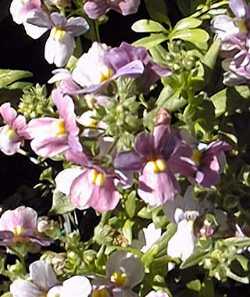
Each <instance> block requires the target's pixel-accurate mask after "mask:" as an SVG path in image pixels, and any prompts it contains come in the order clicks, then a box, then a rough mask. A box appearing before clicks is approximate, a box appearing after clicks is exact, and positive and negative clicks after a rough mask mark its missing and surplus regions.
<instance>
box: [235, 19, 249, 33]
mask: <svg viewBox="0 0 250 297" xmlns="http://www.w3.org/2000/svg"><path fill="white" fill-rule="evenodd" d="M236 25H237V26H238V28H239V30H240V32H241V33H246V32H247V31H248V30H247V25H246V22H245V20H237V21H236Z"/></svg>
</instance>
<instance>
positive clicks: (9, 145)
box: [0, 103, 29, 155]
mask: <svg viewBox="0 0 250 297" xmlns="http://www.w3.org/2000/svg"><path fill="white" fill-rule="evenodd" d="M0 115H1V116H2V118H3V121H4V123H5V124H6V125H5V126H3V127H0V150H1V151H2V152H3V153H4V154H6V155H13V154H15V153H16V152H17V151H18V150H19V149H20V146H21V144H22V143H23V141H24V140H25V139H28V138H29V134H28V132H27V125H26V120H25V118H24V116H22V115H17V112H16V111H15V109H14V108H12V107H11V106H10V103H4V104H2V105H1V106H0Z"/></svg>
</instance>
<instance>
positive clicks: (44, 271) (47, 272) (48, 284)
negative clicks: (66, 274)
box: [30, 260, 59, 292]
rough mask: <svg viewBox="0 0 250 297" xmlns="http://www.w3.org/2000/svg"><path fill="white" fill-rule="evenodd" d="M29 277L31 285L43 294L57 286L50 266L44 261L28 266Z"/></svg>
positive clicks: (57, 282)
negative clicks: (34, 285) (42, 291)
mask: <svg viewBox="0 0 250 297" xmlns="http://www.w3.org/2000/svg"><path fill="white" fill-rule="evenodd" d="M30 276H31V279H32V281H33V283H34V284H36V285H37V286H38V287H39V288H41V289H42V290H44V291H45V292H47V291H48V290H49V289H51V288H52V287H54V286H55V285H57V284H59V281H58V280H57V278H56V275H55V273H54V271H53V269H52V267H51V265H50V264H48V263H47V262H45V261H41V260H39V261H35V262H33V263H32V264H31V265H30Z"/></svg>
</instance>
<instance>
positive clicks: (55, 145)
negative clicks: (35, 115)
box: [28, 90, 82, 158]
mask: <svg viewBox="0 0 250 297" xmlns="http://www.w3.org/2000/svg"><path fill="white" fill-rule="evenodd" d="M52 99H53V101H54V103H55V105H56V107H57V110H58V113H59V118H51V117H44V118H40V119H34V120H31V121H30V122H29V124H28V131H29V133H30V135H31V138H32V139H33V140H32V141H31V147H32V149H33V150H34V152H35V153H36V154H37V155H40V156H42V157H54V156H56V155H58V154H61V153H63V154H66V158H67V157H69V155H70V154H71V152H72V151H74V152H76V151H77V152H79V151H82V147H81V144H80V142H79V139H78V134H79V129H78V127H77V124H76V115H75V112H74V103H73V100H72V99H71V98H70V97H69V96H67V95H63V93H62V92H61V91H60V90H54V91H52Z"/></svg>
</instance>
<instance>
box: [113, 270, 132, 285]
mask: <svg viewBox="0 0 250 297" xmlns="http://www.w3.org/2000/svg"><path fill="white" fill-rule="evenodd" d="M110 280H111V282H112V283H114V284H116V285H117V286H118V287H123V286H124V285H125V284H126V282H127V280H128V278H127V275H126V273H124V272H114V273H113V274H112V275H111V279H110Z"/></svg>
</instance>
